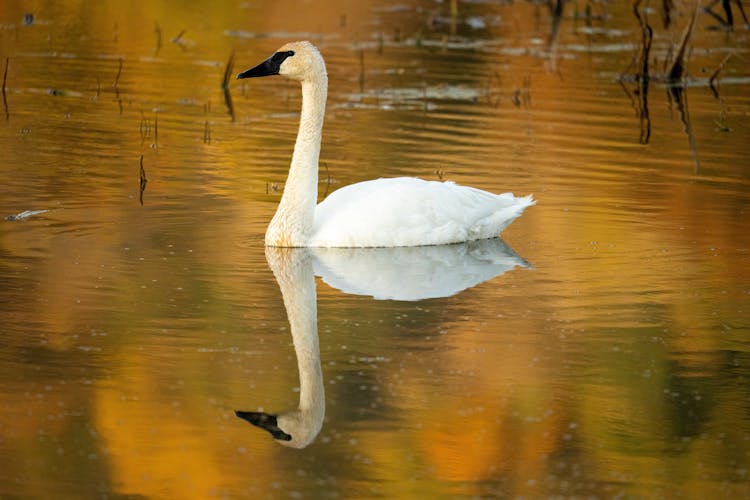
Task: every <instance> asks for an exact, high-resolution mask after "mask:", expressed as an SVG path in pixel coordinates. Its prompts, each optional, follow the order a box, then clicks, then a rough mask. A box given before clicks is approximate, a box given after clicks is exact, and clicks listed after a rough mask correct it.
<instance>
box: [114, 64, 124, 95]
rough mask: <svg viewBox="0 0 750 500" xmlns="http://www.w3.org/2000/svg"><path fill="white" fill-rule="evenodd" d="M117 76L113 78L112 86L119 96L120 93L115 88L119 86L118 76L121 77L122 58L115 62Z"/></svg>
mask: <svg viewBox="0 0 750 500" xmlns="http://www.w3.org/2000/svg"><path fill="white" fill-rule="evenodd" d="M117 63H118V66H117V75H116V76H115V83H113V84H112V87H114V89H115V92H116V93H117V95H120V91H119V89H118V88H117V86H118V85H119V84H120V76H121V75H122V57H121V58H119V59H118V60H117Z"/></svg>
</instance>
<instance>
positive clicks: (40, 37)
mask: <svg viewBox="0 0 750 500" xmlns="http://www.w3.org/2000/svg"><path fill="white" fill-rule="evenodd" d="M457 5H458V9H459V10H458V12H459V16H458V17H457V18H452V17H451V15H450V10H449V7H450V4H449V3H445V4H442V3H432V2H403V3H402V4H392V3H384V2H377V1H372V2H357V3H356V4H352V3H351V2H335V1H330V2H322V3H321V2H315V3H309V2H304V1H300V2H291V3H288V2H258V3H248V4H245V3H234V2H223V3H219V4H214V5H212V6H211V8H206V9H185V8H183V7H182V6H181V5H176V4H175V3H174V2H160V3H157V4H151V3H148V2H136V3H132V2H130V3H127V4H125V3H123V2H118V1H112V2H100V3H97V4H96V5H84V4H81V5H66V6H59V5H52V4H49V3H44V2H43V3H40V4H37V5H35V6H32V7H29V6H27V5H25V4H21V3H18V2H10V3H7V2H6V5H5V6H4V9H3V11H2V12H0V64H2V65H3V67H0V70H2V69H4V64H5V60H6V58H7V60H8V73H7V78H6V80H5V85H4V87H5V100H4V110H3V111H4V112H5V114H3V115H0V120H1V122H0V150H1V151H2V158H3V162H2V166H1V167H0V169H2V170H0V171H1V172H2V175H3V181H4V184H3V187H2V188H1V189H2V193H3V196H2V197H0V214H2V216H3V217H5V216H6V215H15V214H19V213H22V212H23V211H25V210H49V211H48V212H44V213H39V214H36V215H33V216H29V217H24V218H22V219H20V220H15V221H2V224H0V226H2V227H1V232H0V280H1V283H0V285H1V286H2V289H3V292H2V301H1V302H0V309H1V310H2V316H3V328H2V331H1V332H0V335H1V336H2V345H3V348H2V350H0V364H1V365H2V370H0V373H2V376H0V399H2V403H3V404H2V408H3V410H2V411H1V412H0V449H1V450H2V453H0V457H2V458H0V463H2V472H0V495H3V496H6V495H7V496H29V497H39V498H49V497H76V498H79V497H90V496H102V495H105V494H106V495H142V496H146V497H155V498H190V497H200V498H203V497H206V496H209V495H222V496H230V497H237V496H264V497H267V496H272V497H275V496H288V495H295V494H301V495H304V496H324V495H326V496H354V497H368V496H389V497H391V496H393V497H404V496H427V495H431V496H441V497H445V496H454V495H455V496H471V495H485V496H492V495H497V496H511V495H513V496H515V495H523V496H531V497H534V496H547V495H562V496H575V495H578V496H581V495H596V496H615V495H618V494H625V495H628V496H668V495H672V494H682V495H683V496H688V497H695V498H700V497H704V496H707V495H709V494H715V493H717V492H718V493H719V494H721V495H724V496H728V497H740V496H746V495H748V493H749V492H748V480H747V470H748V465H749V463H750V458H749V457H748V454H750V445H749V443H750V422H749V421H748V411H747V408H748V401H749V398H750V395H749V394H748V389H747V384H746V379H747V377H748V375H749V374H750V371H749V370H750V368H749V363H750V357H748V341H747V336H748V333H749V332H750V328H749V327H748V293H750V292H749V290H748V283H750V276H749V273H748V269H750V267H749V266H748V265H747V264H748V248H750V237H749V236H748V234H750V232H748V231H747V224H746V222H745V221H746V213H745V211H746V207H747V206H748V192H749V191H748V170H747V168H746V166H745V164H746V158H747V157H748V156H750V143H748V141H746V140H745V138H746V137H747V136H748V120H747V117H748V110H749V109H750V100H749V99H748V96H750V93H748V76H749V75H748V74H747V70H746V68H745V66H744V65H743V64H741V62H740V61H741V58H742V57H746V55H747V50H748V49H747V47H748V34H747V31H746V30H743V29H740V28H739V27H737V28H736V29H735V30H734V31H732V32H727V31H724V30H718V29H714V28H716V23H717V21H716V20H715V19H714V18H712V17H710V16H708V15H705V16H704V15H700V16H699V17H698V24H697V27H696V31H695V34H694V42H693V44H692V45H693V50H692V53H691V58H690V64H689V69H688V72H689V74H690V75H691V78H692V80H691V85H690V86H689V87H688V89H687V96H688V100H687V104H688V107H689V117H690V132H691V133H692V138H691V137H690V136H689V134H688V133H687V128H686V126H685V123H684V122H683V120H684V114H683V113H682V112H681V110H680V109H678V107H677V105H676V104H675V103H674V102H673V101H670V99H669V98H668V95H667V92H666V88H665V87H664V85H663V83H660V82H659V79H658V76H659V75H658V71H659V65H658V64H654V65H653V71H654V72H655V73H654V76H655V78H654V81H653V82H651V84H650V87H649V100H648V105H649V120H650V127H651V130H650V136H649V140H648V143H647V144H640V143H639V139H641V138H642V129H641V121H640V120H639V115H638V112H639V110H638V103H637V102H635V103H634V102H633V100H632V99H633V96H632V95H630V96H629V95H628V93H627V92H625V91H623V88H622V87H621V86H620V85H619V84H618V83H617V80H618V78H619V77H620V76H621V74H622V73H623V72H625V70H626V69H627V68H628V65H629V63H630V61H631V59H632V58H633V57H634V54H637V52H638V44H639V41H640V36H641V35H640V28H639V25H638V23H637V21H636V19H635V18H634V17H633V14H632V9H631V6H630V5H626V4H622V5H619V4H618V5H613V4H612V5H610V4H599V3H592V4H591V5H590V10H589V11H587V10H586V7H585V6H581V5H578V7H579V9H580V10H578V11H577V12H578V16H576V15H575V12H576V11H575V7H576V6H574V5H571V4H567V6H566V10H565V12H564V15H563V16H562V17H561V18H560V20H559V24H557V25H556V24H555V23H553V22H552V19H551V17H550V16H551V11H550V10H549V9H548V8H547V7H546V6H542V5H534V4H531V3H525V2H524V3H522V2H516V3H514V4H510V5H496V4H495V3H490V2H488V3H482V2H479V3H464V2H458V3H457ZM415 6H419V8H418V9H415ZM691 7H692V6H688V5H686V4H685V5H683V3H680V4H679V5H677V6H676V8H675V11H674V12H673V16H672V20H671V22H672V25H671V27H670V28H664V26H663V22H664V20H663V19H662V17H660V15H659V14H658V13H657V12H653V13H651V14H648V20H649V22H650V23H651V26H652V28H653V30H654V40H653V45H652V48H651V50H652V54H653V55H654V56H655V57H656V58H657V59H658V60H661V61H663V60H664V58H665V57H666V55H667V53H668V52H669V45H670V43H671V40H673V39H678V38H679V35H680V34H681V32H682V29H683V27H684V25H685V22H686V20H687V18H688V14H689V13H692V11H691V10H690V9H691ZM586 12H590V15H588V14H586ZM27 13H30V14H33V17H32V18H31V19H28V18H25V16H24V14H27ZM735 14H736V12H735ZM25 20H27V21H31V22H27V23H25V22H24V21H25ZM553 26H557V27H556V28H554V29H555V30H556V31H554V30H553V28H552V27H553ZM302 37H304V38H310V39H312V40H313V41H314V42H315V43H317V44H318V45H319V46H320V48H321V50H322V51H323V54H324V55H325V57H326V60H327V63H328V70H329V78H330V87H331V89H330V96H329V103H328V113H327V117H326V120H327V121H326V126H325V130H324V144H323V153H322V164H323V165H322V167H321V175H320V177H321V186H320V190H321V194H322V193H324V192H327V191H330V190H332V189H335V188H337V187H339V186H341V185H345V184H348V183H350V182H355V181H359V180H363V179H367V178H375V177H380V176H396V175H414V176H421V177H425V178H430V179H437V178H444V179H449V180H454V181H456V182H460V183H464V184H470V185H475V186H477V187H481V188H484V189H487V190H491V191H498V192H500V191H507V190H512V191H514V192H516V193H517V194H526V193H534V195H535V197H536V198H537V199H538V200H539V204H538V205H537V206H535V207H533V208H532V209H530V210H528V211H527V212H526V213H525V214H524V215H523V216H522V217H521V218H520V219H519V220H517V221H516V222H515V223H514V224H513V225H512V226H511V227H510V228H509V229H508V230H507V231H506V232H505V233H504V239H505V241H506V242H507V243H508V244H509V245H510V246H511V247H512V248H513V250H514V251H515V252H516V253H517V254H518V256H519V259H521V261H522V262H526V263H528V264H531V266H532V267H531V268H530V269H515V270H511V271H508V272H505V273H504V274H501V275H499V276H497V277H494V278H492V279H490V280H489V281H485V282H484V283H480V284H478V285H477V286H474V287H473V288H469V289H466V290H464V291H462V292H460V293H457V294H455V295H451V296H449V297H438V298H431V299H427V300H421V301H409V302H407V301H377V300H374V299H372V298H370V297H369V296H367V295H375V294H374V293H369V294H367V293H365V295H352V293H353V292H354V290H352V289H349V288H345V287H343V286H338V287H337V283H339V282H337V281H333V280H331V279H327V278H326V276H325V274H324V273H323V272H322V271H320V270H318V271H319V272H318V274H319V275H322V279H318V280H317V299H318V303H317V309H318V310H317V313H318V314H317V322H318V329H319V335H320V358H321V359H320V362H321V368H322V375H323V380H324V383H325V393H326V416H325V419H324V421H323V425H322V428H321V430H320V433H319V435H318V436H317V437H316V439H315V440H314V441H313V442H312V444H310V445H309V446H308V447H307V448H305V449H304V450H288V449H285V448H282V447H280V446H278V445H277V444H275V443H274V442H273V440H271V439H270V438H269V437H268V435H267V434H266V433H263V432H261V431H256V430H254V429H252V428H251V427H249V426H248V425H247V424H246V423H245V422H242V421H241V420H239V419H237V418H236V417H235V416H234V413H233V412H234V410H237V409H246V410H252V411H255V410H262V411H266V412H277V411H282V410H284V409H285V408H294V407H295V406H296V405H297V404H298V403H299V396H300V394H299V392H295V390H291V388H295V387H299V382H300V381H299V378H298V364H297V355H296V353H295V349H294V346H293V344H292V340H293V339H292V336H291V335H290V326H289V325H288V322H287V321H288V317H287V311H286V310H285V308H284V304H283V301H282V296H281V293H280V290H279V287H278V285H277V282H276V280H275V279H274V276H273V273H272V272H271V270H270V269H269V266H268V264H267V262H266V258H265V254H264V249H263V246H262V235H263V232H264V230H265V226H266V224H267V222H268V220H269V219H270V217H271V215H272V214H273V211H274V210H275V207H276V204H277V203H278V199H279V197H280V192H279V190H280V188H281V187H282V186H283V182H284V179H285V175H286V169H287V166H288V161H289V156H290V152H291V147H292V143H293V139H294V134H295V132H296V119H297V115H296V113H297V110H298V107H299V91H298V88H297V87H296V85H294V84H292V83H289V82H285V81H283V80H281V79H264V80H263V81H257V82H253V83H252V84H247V83H238V82H234V81H232V82H230V91H231V95H232V98H233V99H232V102H233V105H234V112H235V116H236V120H235V121H234V122H232V121H231V118H230V115H229V113H228V110H227V108H226V105H225V101H224V95H223V93H222V89H221V83H222V77H223V75H224V72H225V67H226V63H227V60H228V58H229V55H230V53H232V51H233V50H234V51H235V66H236V68H238V69H239V68H240V67H242V68H244V67H249V66H250V65H252V64H255V63H256V62H258V61H260V60H262V59H263V58H265V57H266V56H267V55H268V54H270V53H271V52H272V51H273V50H275V49H276V48H277V47H278V46H280V45H282V44H283V43H284V42H286V41H288V39H290V38H302ZM728 53H736V54H738V56H737V57H735V58H732V59H728V60H727V63H726V66H725V67H724V69H723V70H722V72H721V74H720V77H719V87H718V90H719V98H718V99H717V98H716V97H715V96H714V95H713V93H712V92H711V90H710V88H709V86H708V77H709V76H710V75H711V74H712V73H713V72H714V70H715V68H717V66H718V65H719V64H720V63H721V62H722V61H723V60H724V59H725V57H726V54H728ZM120 65H121V66H120ZM118 74H119V76H118ZM626 83H627V84H630V83H631V82H629V81H628V82H626ZM631 90H632V89H631ZM141 155H143V168H144V174H145V176H146V177H147V179H148V183H147V185H146V186H145V191H144V192H143V205H142V206H141V204H140V200H139V197H140V194H141V193H140V192H139V191H140V190H139V188H140V187H141V185H140V179H141V175H140V161H139V160H140V158H141ZM696 156H697V158H698V159H699V162H698V163H697V164H696V161H695V158H696ZM696 165H697V170H696ZM371 267H372V266H371ZM375 275H377V273H375ZM341 290H343V291H341ZM381 298H382V297H381Z"/></svg>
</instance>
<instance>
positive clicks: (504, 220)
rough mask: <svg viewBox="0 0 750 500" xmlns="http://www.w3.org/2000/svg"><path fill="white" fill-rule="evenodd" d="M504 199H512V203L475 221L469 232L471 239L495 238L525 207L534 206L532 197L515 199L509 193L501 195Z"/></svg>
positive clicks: (534, 202) (534, 201)
mask: <svg viewBox="0 0 750 500" xmlns="http://www.w3.org/2000/svg"><path fill="white" fill-rule="evenodd" d="M499 196H502V197H504V198H506V201H508V200H507V198H512V203H509V204H507V205H505V206H504V207H502V208H500V209H499V210H497V211H495V212H494V213H492V214H491V215H489V216H487V217H485V218H484V219H481V220H479V221H477V223H476V224H474V226H473V227H472V228H471V229H470V230H469V234H470V235H471V239H483V238H495V237H497V236H499V235H500V233H502V232H503V230H504V229H505V228H506V227H508V226H509V225H510V223H511V222H513V221H514V220H516V219H517V218H518V217H519V216H520V215H521V214H522V213H523V211H524V210H526V208H527V207H530V206H532V205H536V200H534V197H533V195H527V196H521V197H516V196H513V195H512V194H510V193H505V194H501V195H499Z"/></svg>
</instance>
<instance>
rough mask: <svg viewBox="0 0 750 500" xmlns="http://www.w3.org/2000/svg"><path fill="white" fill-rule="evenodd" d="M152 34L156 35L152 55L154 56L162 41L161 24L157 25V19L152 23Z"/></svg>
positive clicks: (157, 52) (157, 53)
mask: <svg viewBox="0 0 750 500" xmlns="http://www.w3.org/2000/svg"><path fill="white" fill-rule="evenodd" d="M154 34H155V35H156V50H154V55H155V56H156V55H159V51H160V50H161V43H162V35H161V26H159V22H158V21H157V22H156V23H155V24H154Z"/></svg>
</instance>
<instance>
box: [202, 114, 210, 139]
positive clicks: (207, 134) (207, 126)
mask: <svg viewBox="0 0 750 500" xmlns="http://www.w3.org/2000/svg"><path fill="white" fill-rule="evenodd" d="M203 144H211V125H210V124H209V122H208V120H206V124H205V125H204V126H203Z"/></svg>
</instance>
